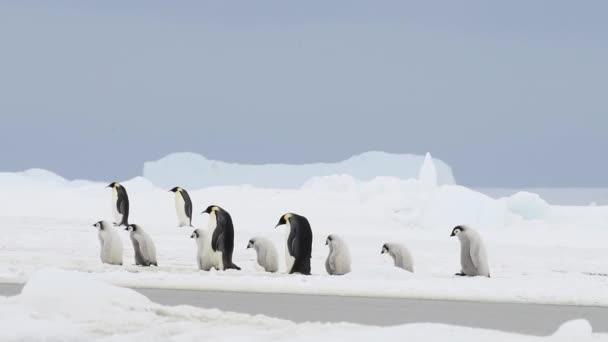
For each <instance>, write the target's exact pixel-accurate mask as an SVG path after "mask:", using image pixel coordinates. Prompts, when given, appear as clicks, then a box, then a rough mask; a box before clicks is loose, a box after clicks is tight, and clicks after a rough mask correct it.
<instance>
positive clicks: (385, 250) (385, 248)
mask: <svg viewBox="0 0 608 342" xmlns="http://www.w3.org/2000/svg"><path fill="white" fill-rule="evenodd" d="M384 253H388V244H387V243H385V244H384V245H382V252H380V254H384Z"/></svg>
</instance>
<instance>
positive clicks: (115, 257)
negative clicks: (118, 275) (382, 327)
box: [111, 232, 122, 265]
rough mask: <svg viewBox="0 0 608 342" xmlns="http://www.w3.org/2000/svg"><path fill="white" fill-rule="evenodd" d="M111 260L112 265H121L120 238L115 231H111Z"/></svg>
mask: <svg viewBox="0 0 608 342" xmlns="http://www.w3.org/2000/svg"><path fill="white" fill-rule="evenodd" d="M111 237H112V249H111V254H112V256H111V260H112V264H114V265H122V240H121V239H120V236H118V234H117V233H116V232H112V234H111Z"/></svg>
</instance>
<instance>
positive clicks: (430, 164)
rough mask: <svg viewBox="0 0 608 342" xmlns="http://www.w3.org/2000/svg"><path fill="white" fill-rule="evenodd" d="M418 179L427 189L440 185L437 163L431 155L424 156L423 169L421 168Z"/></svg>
mask: <svg viewBox="0 0 608 342" xmlns="http://www.w3.org/2000/svg"><path fill="white" fill-rule="evenodd" d="M418 179H419V180H420V183H422V185H424V186H427V187H435V186H437V184H438V181H437V168H435V161H434V160H433V157H432V156H431V154H430V153H427V154H426V156H424V162H422V167H420V174H419V176H418Z"/></svg>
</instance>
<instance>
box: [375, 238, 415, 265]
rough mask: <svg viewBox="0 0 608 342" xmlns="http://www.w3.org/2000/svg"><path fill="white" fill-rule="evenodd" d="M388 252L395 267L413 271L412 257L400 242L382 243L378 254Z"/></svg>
mask: <svg viewBox="0 0 608 342" xmlns="http://www.w3.org/2000/svg"><path fill="white" fill-rule="evenodd" d="M384 253H388V255H390V256H391V257H392V258H393V261H394V262H395V267H399V268H402V269H404V270H406V271H410V272H412V273H414V259H413V258H412V254H411V253H410V251H409V250H408V249H407V248H406V247H405V246H404V245H402V244H400V243H395V242H387V243H385V244H384V245H382V252H380V254H384Z"/></svg>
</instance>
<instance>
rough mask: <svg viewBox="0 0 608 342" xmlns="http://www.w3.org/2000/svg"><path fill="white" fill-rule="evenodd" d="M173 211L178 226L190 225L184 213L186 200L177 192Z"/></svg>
mask: <svg viewBox="0 0 608 342" xmlns="http://www.w3.org/2000/svg"><path fill="white" fill-rule="evenodd" d="M175 211H176V212H177V221H178V223H179V226H180V227H183V226H188V225H190V219H189V218H188V216H187V215H186V202H185V201H184V197H182V195H181V194H180V193H179V192H176V193H175Z"/></svg>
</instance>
